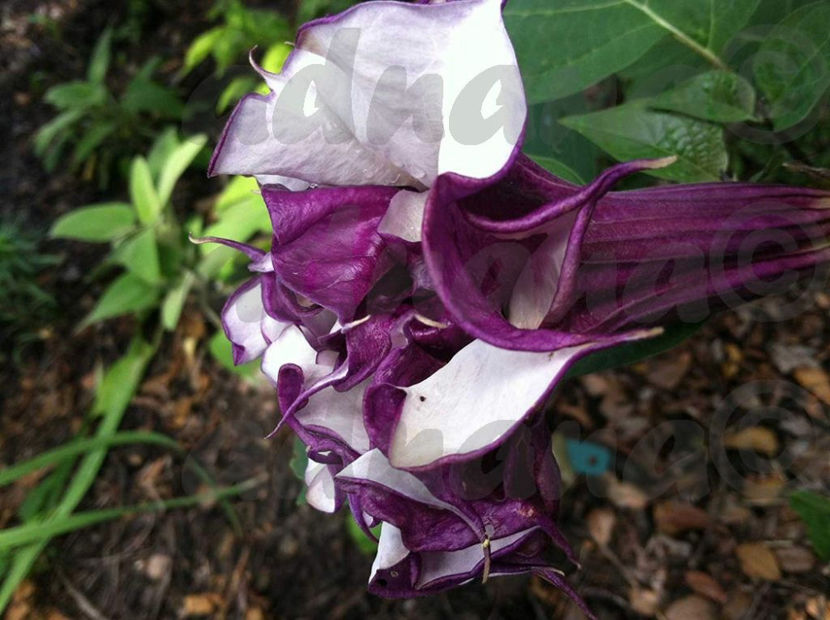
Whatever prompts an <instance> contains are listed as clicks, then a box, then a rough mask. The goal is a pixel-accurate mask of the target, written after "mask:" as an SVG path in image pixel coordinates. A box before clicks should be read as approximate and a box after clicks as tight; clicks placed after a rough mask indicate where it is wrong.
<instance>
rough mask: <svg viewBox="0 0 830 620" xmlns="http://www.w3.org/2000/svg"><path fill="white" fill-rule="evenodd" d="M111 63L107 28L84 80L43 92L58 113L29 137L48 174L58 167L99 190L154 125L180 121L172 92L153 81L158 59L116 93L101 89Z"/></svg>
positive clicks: (178, 102)
mask: <svg viewBox="0 0 830 620" xmlns="http://www.w3.org/2000/svg"><path fill="white" fill-rule="evenodd" d="M111 61H112V29H111V28H107V29H106V30H105V31H104V33H103V34H102V35H101V37H100V39H98V43H97V44H96V46H95V49H94V51H93V53H92V57H91V58H90V61H89V66H88V68H87V73H86V79H83V80H73V81H71V82H67V83H64V84H58V85H57V86H53V87H52V88H50V89H49V90H48V91H47V92H46V95H45V96H44V100H45V101H47V102H48V103H49V104H51V105H52V106H54V107H55V108H56V109H57V110H58V112H59V114H58V115H57V116H55V117H54V118H53V119H52V120H51V121H49V122H48V123H47V124H45V125H44V126H43V127H41V128H40V130H38V132H37V134H36V135H35V138H34V149H35V153H36V154H37V155H39V156H40V157H41V158H42V159H43V165H44V166H45V167H46V169H47V170H48V171H50V172H51V171H53V170H55V169H56V167H57V166H58V164H59V163H60V164H62V165H64V166H66V169H67V170H68V171H69V172H75V171H78V170H80V172H81V175H82V177H83V178H84V179H87V180H92V179H95V178H97V180H98V183H99V186H100V187H101V188H102V189H103V188H105V187H107V185H108V184H109V181H110V174H111V173H112V169H113V167H115V166H117V165H118V164H122V163H123V162H124V160H125V159H127V160H128V159H129V156H130V155H131V154H132V153H135V152H136V151H139V150H141V149H142V148H143V147H144V146H145V145H146V144H148V143H149V142H151V141H152V140H153V139H154V138H155V136H156V133H157V131H158V130H159V127H160V125H159V121H162V120H165V119H166V120H180V119H181V118H182V115H183V114H184V111H185V108H184V103H183V101H182V100H181V98H180V97H179V96H178V94H177V93H176V91H175V90H174V89H172V88H170V87H167V86H164V85H162V84H160V83H159V82H157V81H155V80H154V79H153V74H154V73H155V71H156V69H157V68H158V66H159V64H160V62H161V60H160V59H159V58H151V59H149V60H147V61H146V62H145V63H144V65H143V66H142V67H141V68H140V69H139V70H138V72H137V73H136V74H135V75H134V76H133V77H132V79H130V80H129V82H127V84H126V86H125V87H124V89H123V90H122V91H121V92H119V93H118V94H116V93H114V92H113V91H112V90H111V88H110V87H109V85H108V84H107V75H108V72H109V70H110V65H111ZM70 149H71V155H69V156H68V159H67V158H65V154H66V152H67V151H69V150H70Z"/></svg>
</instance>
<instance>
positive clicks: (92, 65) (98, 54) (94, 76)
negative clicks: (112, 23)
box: [86, 28, 112, 84]
mask: <svg viewBox="0 0 830 620" xmlns="http://www.w3.org/2000/svg"><path fill="white" fill-rule="evenodd" d="M111 45H112V28H106V29H105V30H104V34H102V35H101V37H100V38H99V39H98V42H97V43H96V44H95V49H94V50H93V52H92V58H91V59H90V61H89V68H88V69H87V73H86V75H87V79H88V80H89V81H90V82H93V83H95V84H102V83H103V82H104V78H105V77H107V69H109V66H110V47H111Z"/></svg>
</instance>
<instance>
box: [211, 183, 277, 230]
mask: <svg viewBox="0 0 830 620" xmlns="http://www.w3.org/2000/svg"><path fill="white" fill-rule="evenodd" d="M251 196H258V197H259V200H260V201H261V200H262V196H260V190H259V183H257V180H256V179H255V178H253V177H233V178H232V179H231V180H230V182H229V183H228V184H227V185H226V186H225V189H223V190H222V193H221V194H219V196H218V197H217V199H216V204H215V205H214V206H213V209H214V211H216V213H219V214H221V213H222V212H223V211H225V210H227V209H228V208H229V207H231V206H233V205H235V204H237V203H238V202H245V201H248V200H250V198H251ZM262 204H265V203H264V202H263V203H262ZM203 247H204V246H203Z"/></svg>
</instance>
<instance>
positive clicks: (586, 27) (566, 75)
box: [504, 0, 666, 103]
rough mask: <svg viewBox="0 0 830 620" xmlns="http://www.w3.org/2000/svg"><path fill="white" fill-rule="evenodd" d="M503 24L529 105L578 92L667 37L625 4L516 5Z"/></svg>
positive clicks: (539, 0)
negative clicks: (507, 33) (517, 63)
mask: <svg viewBox="0 0 830 620" xmlns="http://www.w3.org/2000/svg"><path fill="white" fill-rule="evenodd" d="M504 20H505V24H506V25H507V30H508V32H509V33H510V38H511V40H512V41H513V45H514V46H515V48H516V55H517V57H518V59H519V67H520V68H521V71H522V77H523V78H524V83H525V88H526V89H527V94H528V99H529V101H530V102H531V103H538V102H540V101H546V100H550V99H558V98H560V97H564V96H566V95H570V94H572V93H576V92H579V91H580V90H583V89H584V88H586V87H588V86H590V85H592V84H595V83H596V82H598V81H600V80H601V79H603V78H606V77H608V76H609V75H611V74H612V73H614V72H616V71H619V70H620V69H623V68H624V67H626V66H628V65H629V64H631V63H632V62H634V61H635V60H637V59H638V58H639V57H640V56H642V55H643V54H645V53H646V51H648V49H649V48H650V47H651V46H652V45H654V44H655V43H657V42H658V41H659V40H660V39H662V38H663V37H664V36H666V31H665V30H664V29H663V28H661V27H660V26H659V25H657V24H655V23H654V22H653V21H652V20H650V19H648V18H647V17H646V16H645V15H644V14H643V13H642V12H641V11H639V10H637V9H636V8H634V7H632V6H630V5H628V4H626V2H624V1H623V0H619V1H610V2H609V0H512V1H511V2H509V3H508V4H507V6H506V7H505V10H504Z"/></svg>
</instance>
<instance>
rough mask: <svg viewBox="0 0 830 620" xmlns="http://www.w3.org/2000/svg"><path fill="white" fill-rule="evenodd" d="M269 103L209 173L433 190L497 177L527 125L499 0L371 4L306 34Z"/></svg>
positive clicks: (246, 113) (250, 110)
mask: <svg viewBox="0 0 830 620" xmlns="http://www.w3.org/2000/svg"><path fill="white" fill-rule="evenodd" d="M262 75H263V77H264V78H265V79H266V82H267V83H268V86H269V87H270V88H271V89H272V93H271V95H270V96H269V97H267V98H264V97H258V96H249V97H247V98H245V99H244V100H243V101H242V102H241V103H240V105H239V106H238V107H237V110H236V111H235V112H234V115H233V117H232V118H231V121H230V122H229V126H228V127H229V128H228V130H227V131H226V134H225V136H223V139H222V142H221V143H220V148H219V149H218V150H217V154H216V156H215V159H214V162H213V164H212V167H211V169H212V171H213V172H218V173H233V174H257V175H279V176H284V177H291V178H293V179H299V180H303V181H306V182H309V183H316V184H328V185H354V184H357V185H364V184H381V185H410V186H415V187H428V186H429V185H430V184H431V183H432V182H433V181H434V179H435V178H436V177H437V176H438V175H439V174H441V173H444V172H456V173H459V174H462V175H465V176H471V177H476V178H484V177H489V176H491V175H493V174H495V173H496V172H498V171H499V170H500V169H501V168H502V167H503V166H504V165H505V164H506V163H507V161H508V160H509V158H510V156H511V154H512V153H513V152H514V150H515V148H516V145H517V143H518V140H519V138H520V135H521V131H522V128H523V125H524V122H525V119H526V114H527V106H526V101H525V96H524V91H523V88H522V84H521V77H520V74H519V70H518V65H517V62H516V57H515V54H514V52H513V48H512V45H511V43H510V40H509V38H508V36H507V32H506V30H505V28H504V24H503V22H502V17H501V0H457V1H455V2H447V3H445V4H435V5H426V4H408V3H403V2H382V1H381V2H369V3H365V4H360V5H357V6H355V7H353V8H352V9H350V10H348V11H346V12H344V13H342V14H341V15H339V16H337V17H336V18H333V19H331V20H328V21H321V22H317V23H315V24H313V25H312V26H310V27H308V28H306V29H304V30H302V31H301V34H300V36H299V38H298V41H297V46H296V48H295V51H294V52H293V53H292V54H291V56H290V57H289V59H288V60H287V62H286V64H285V66H284V69H283V72H282V73H281V74H280V75H274V74H269V73H267V72H262Z"/></svg>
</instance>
